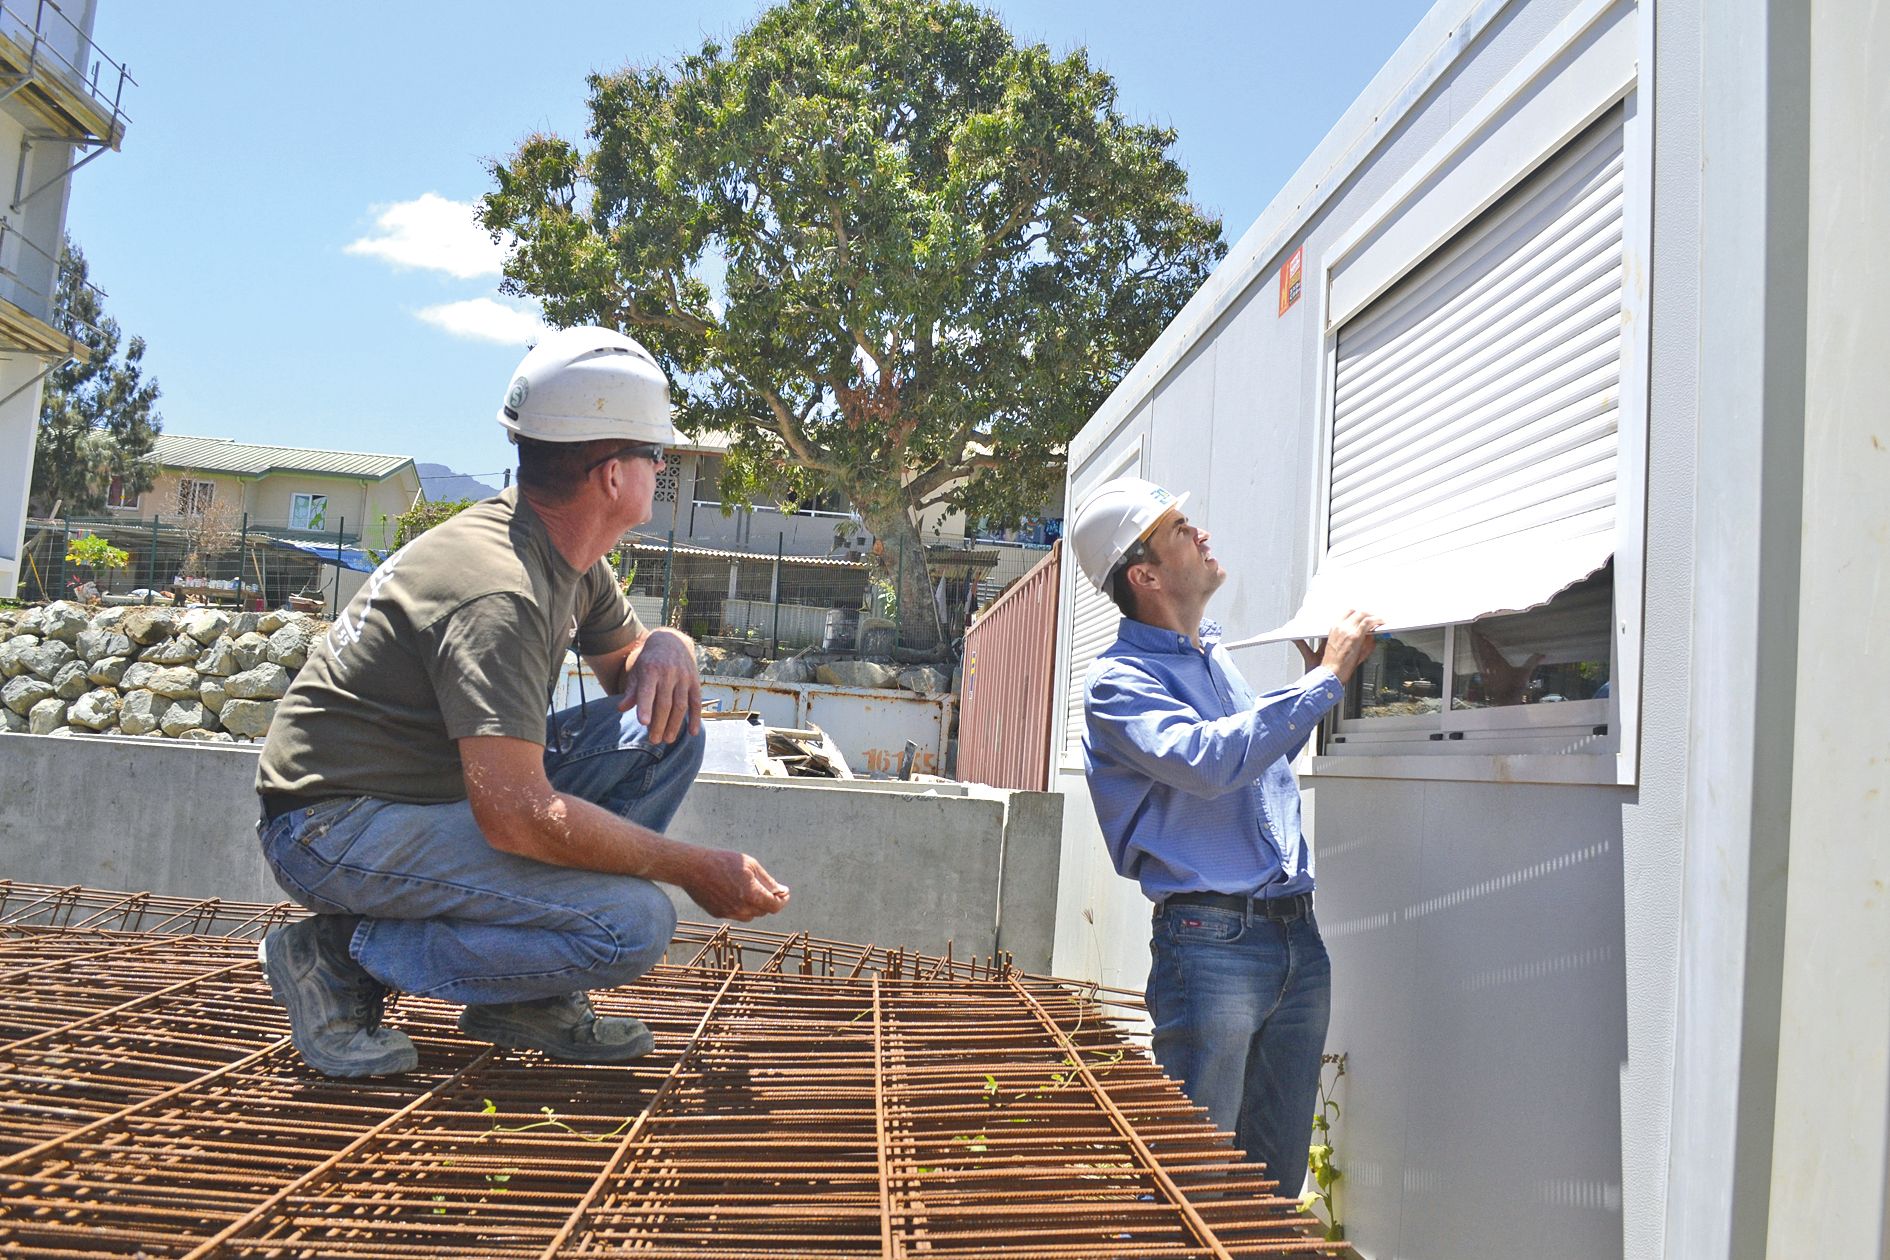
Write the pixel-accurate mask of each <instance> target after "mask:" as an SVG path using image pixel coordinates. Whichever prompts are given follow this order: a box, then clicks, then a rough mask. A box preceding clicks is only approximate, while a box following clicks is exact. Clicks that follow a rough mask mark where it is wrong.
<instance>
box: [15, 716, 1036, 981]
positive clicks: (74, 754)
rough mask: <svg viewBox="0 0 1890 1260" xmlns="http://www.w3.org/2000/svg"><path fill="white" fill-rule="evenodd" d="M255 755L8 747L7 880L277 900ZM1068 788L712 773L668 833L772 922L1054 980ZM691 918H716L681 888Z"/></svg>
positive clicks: (100, 741)
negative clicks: (772, 880)
mask: <svg viewBox="0 0 1890 1260" xmlns="http://www.w3.org/2000/svg"><path fill="white" fill-rule="evenodd" d="M257 755H258V750H257V749H255V748H231V747H219V746H214V745H185V744H175V743H159V742H157V741H151V740H143V739H135V738H129V737H124V738H111V737H95V738H64V737H54V736H34V735H5V736H0V878H13V879H24V880H32V881H36V882H45V883H57V884H86V885H90V886H93V887H103V888H118V889H127V890H150V891H153V892H160V893H167V894H177V895H195V896H204V897H209V896H218V897H229V898H235V899H239V900H248V901H278V900H281V899H282V895H283V894H282V892H281V891H280V890H279V889H278V888H277V887H276V886H275V883H274V882H273V880H271V879H270V877H269V875H268V874H267V872H266V870H265V869H264V867H263V864H262V860H261V858H260V857H259V856H258V855H257V852H256V838H255V831H254V828H255V820H256V798H255V792H254V788H253V786H252V785H253V783H254V779H255V774H256V757H257ZM1061 808H1062V801H1061V800H1060V799H1059V798H1058V797H1057V796H1055V795H1054V794H1052V793H1043V792H1004V791H1000V790H998V789H994V788H970V789H966V788H960V787H958V786H956V785H951V786H946V787H944V788H942V789H941V790H936V791H934V790H928V789H925V788H918V787H915V786H914V785H910V784H903V785H895V786H891V787H889V788H887V789H880V788H876V787H874V786H872V785H870V784H866V783H855V784H850V785H845V786H831V785H827V786H818V785H815V784H811V783H810V784H795V783H781V782H763V781H757V780H748V779H731V778H727V777H725V776H706V775H705V776H704V777H703V778H702V779H701V780H699V781H698V782H697V784H696V786H695V789H694V790H693V791H692V792H691V793H690V794H689V797H688V799H687V800H686V801H685V802H684V804H683V808H682V811H681V812H680V813H679V814H678V815H677V818H676V821H675V823H674V824H673V825H672V826H671V828H670V834H671V835H674V836H676V837H677V838H679V839H683V840H690V841H694V842H697V843H701V844H712V845H717V846H722V847H731V848H740V849H743V850H744V851H746V852H748V853H752V854H753V855H754V856H755V857H756V858H758V859H759V860H760V861H761V863H762V865H764V866H766V867H767V868H768V870H769V871H770V872H771V873H772V874H774V876H775V877H776V878H777V879H780V880H781V881H782V882H783V883H785V884H787V885H788V886H789V887H790V888H791V889H793V898H792V900H791V901H790V903H789V906H788V908H787V909H786V910H784V911H783V912H781V913H780V914H779V915H776V916H774V917H773V918H771V919H769V920H768V921H767V923H766V924H765V926H767V927H769V928H774V929H779V930H783V931H789V932H799V931H806V932H811V933H813V934H814V935H816V936H822V937H828V938H832V939H839V940H847V941H855V942H859V943H874V944H880V945H905V946H908V947H910V948H914V949H918V950H921V951H924V952H927V953H934V952H943V950H944V949H945V946H946V943H947V942H948V941H949V942H951V944H952V948H953V951H954V953H955V954H956V956H958V957H965V956H966V955H969V954H974V953H975V954H977V955H979V956H984V955H987V954H991V953H993V952H994V951H996V950H999V949H1003V950H1007V951H1010V952H1011V953H1013V954H1014V955H1016V959H1017V963H1018V965H1019V966H1022V967H1025V968H1027V969H1029V970H1033V971H1040V972H1041V971H1047V970H1048V969H1049V965H1050V944H1051V918H1052V908H1053V907H1054V905H1055V889H1056V879H1057V834H1058V826H1059V819H1060V814H1061ZM671 896H672V898H673V899H674V900H675V901H676V904H677V908H678V910H679V912H680V913H681V914H682V915H683V916H684V917H687V918H694V919H698V920H700V919H703V918H706V917H707V916H705V915H704V914H703V912H702V911H701V910H700V909H699V908H697V907H696V906H694V905H693V904H692V903H690V902H689V901H688V899H687V898H685V897H683V896H682V894H680V893H678V892H675V891H673V890H672V892H671Z"/></svg>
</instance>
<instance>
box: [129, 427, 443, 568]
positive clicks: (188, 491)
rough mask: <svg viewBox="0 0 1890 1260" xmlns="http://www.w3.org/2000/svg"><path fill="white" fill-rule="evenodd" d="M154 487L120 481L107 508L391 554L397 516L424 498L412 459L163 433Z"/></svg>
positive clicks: (155, 452) (154, 456) (156, 453)
mask: <svg viewBox="0 0 1890 1260" xmlns="http://www.w3.org/2000/svg"><path fill="white" fill-rule="evenodd" d="M150 459H151V462H152V463H153V464H156V465H157V467H158V475H157V481H156V483H155V484H153V485H152V487H151V488H150V489H149V490H146V491H145V492H144V493H143V494H138V495H126V494H123V493H122V490H121V487H120V485H119V484H118V483H116V482H114V484H113V486H112V491H111V493H110V494H109V495H108V497H107V500H106V502H107V507H108V509H109V510H110V511H111V512H112V513H113V514H114V515H119V514H122V515H123V516H126V517H137V518H142V519H147V520H148V519H150V518H151V517H159V518H164V519H174V518H183V517H192V516H201V515H203V514H204V513H205V512H211V511H219V512H222V513H224V514H226V515H228V516H230V517H232V518H234V519H233V520H232V524H234V523H236V521H237V520H240V519H241V518H242V517H244V516H247V517H248V526H249V528H250V529H251V530H252V531H257V532H262V533H269V534H277V535H283V536H289V537H296V536H301V535H305V534H306V535H314V536H319V537H320V538H321V539H322V540H324V541H327V540H339V541H340V542H342V543H343V544H345V545H348V546H355V545H363V546H368V547H373V548H376V549H383V550H384V549H386V548H387V547H389V546H390V545H391V544H392V539H393V533H394V518H396V517H398V516H399V515H400V514H401V513H402V512H405V511H406V510H407V509H408V508H410V507H412V506H413V504H414V501H415V500H416V499H418V498H419V497H420V474H419V472H418V471H417V470H416V469H415V468H414V463H413V460H412V459H411V458H410V457H408V456H405V455H371V454H363V453H360V452H356V451H324V450H315V449H312V448H308V447H299V446H264V445H260V444H258V443H254V442H237V441H232V440H230V439H228V438H204V437H184V436H181V435H178V434H171V433H166V434H163V435H162V436H160V437H159V438H158V440H157V444H156V445H155V446H154V447H152V450H151V455H150Z"/></svg>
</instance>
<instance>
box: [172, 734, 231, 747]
mask: <svg viewBox="0 0 1890 1260" xmlns="http://www.w3.org/2000/svg"><path fill="white" fill-rule="evenodd" d="M177 738H179V739H195V740H201V741H203V742H204V743H206V744H234V743H235V742H236V741H235V740H233V739H231V738H230V737H229V735H228V734H226V733H225V732H223V731H185V732H184V733H183V734H182V735H179V736H178V737H177Z"/></svg>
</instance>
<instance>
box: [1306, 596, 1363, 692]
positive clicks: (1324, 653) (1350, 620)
mask: <svg viewBox="0 0 1890 1260" xmlns="http://www.w3.org/2000/svg"><path fill="white" fill-rule="evenodd" d="M1384 624H1385V622H1384V619H1383V618H1382V617H1374V616H1372V615H1371V614H1370V613H1362V612H1360V611H1358V610H1357V609H1356V608H1353V609H1348V610H1347V611H1346V614H1345V616H1343V617H1341V618H1339V624H1338V625H1336V626H1334V627H1332V633H1331V634H1330V635H1328V636H1327V637H1326V642H1325V647H1324V649H1323V650H1321V649H1320V648H1318V647H1316V646H1314V645H1313V644H1311V643H1306V642H1303V641H1295V642H1294V644H1293V646H1294V647H1296V648H1298V649H1299V656H1300V659H1301V660H1303V661H1305V662H1306V668H1307V669H1309V670H1310V669H1313V668H1316V667H1317V666H1320V665H1324V666H1325V667H1326V668H1327V669H1330V670H1331V671H1332V672H1333V673H1334V674H1336V675H1338V678H1339V682H1340V683H1342V684H1349V683H1351V681H1352V675H1353V674H1354V673H1356V672H1357V671H1358V667H1359V666H1360V665H1363V664H1364V663H1365V661H1366V659H1367V658H1369V657H1370V656H1371V654H1372V652H1373V651H1374V650H1375V649H1376V648H1377V647H1378V627H1380V626H1382V625H1384Z"/></svg>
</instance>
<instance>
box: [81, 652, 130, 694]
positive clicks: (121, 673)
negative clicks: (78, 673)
mask: <svg viewBox="0 0 1890 1260" xmlns="http://www.w3.org/2000/svg"><path fill="white" fill-rule="evenodd" d="M130 667H131V662H130V661H128V660H126V659H125V658H124V657H122V656H107V657H105V658H103V659H102V660H97V661H94V662H92V668H91V669H90V670H89V671H88V672H87V673H86V677H87V678H90V679H91V680H92V681H93V682H95V683H97V684H98V685H99V686H101V687H116V686H117V685H118V684H119V683H121V682H123V681H124V678H125V671H126V670H127V669H129V668H130Z"/></svg>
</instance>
